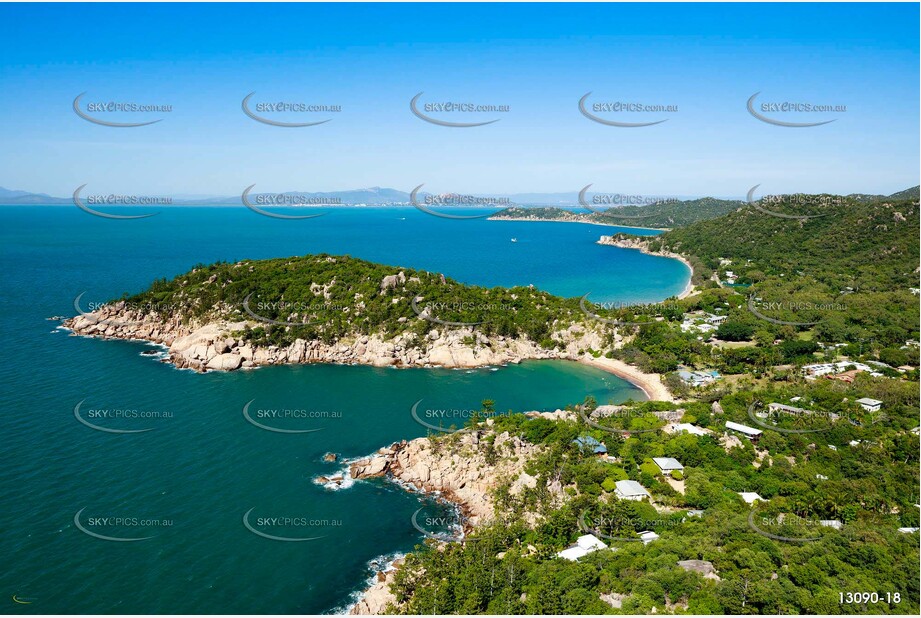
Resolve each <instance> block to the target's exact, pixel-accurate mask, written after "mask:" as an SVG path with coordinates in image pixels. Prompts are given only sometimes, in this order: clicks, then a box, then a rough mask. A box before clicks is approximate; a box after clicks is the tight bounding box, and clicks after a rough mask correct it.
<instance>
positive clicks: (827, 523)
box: [819, 519, 844, 530]
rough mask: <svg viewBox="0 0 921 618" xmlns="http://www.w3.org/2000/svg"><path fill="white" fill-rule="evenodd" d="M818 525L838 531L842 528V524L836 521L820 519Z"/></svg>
mask: <svg viewBox="0 0 921 618" xmlns="http://www.w3.org/2000/svg"><path fill="white" fill-rule="evenodd" d="M819 524H821V525H823V526H825V527H826V528H834V529H835V530H840V529H841V528H842V527H844V524H843V523H841V521H840V520H838V519H820V520H819Z"/></svg>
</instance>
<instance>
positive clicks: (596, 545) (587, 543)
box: [576, 534, 608, 550]
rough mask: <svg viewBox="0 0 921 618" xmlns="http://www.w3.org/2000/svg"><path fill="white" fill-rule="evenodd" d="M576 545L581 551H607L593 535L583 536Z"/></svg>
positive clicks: (605, 546)
mask: <svg viewBox="0 0 921 618" xmlns="http://www.w3.org/2000/svg"><path fill="white" fill-rule="evenodd" d="M576 545H578V546H579V547H581V548H582V549H588V550H596V549H607V547H608V546H607V545H605V544H604V543H603V542H602V541H601V539H599V538H598V537H597V536H595V535H594V534H585V535H583V536H580V537H579V538H578V539H577V540H576Z"/></svg>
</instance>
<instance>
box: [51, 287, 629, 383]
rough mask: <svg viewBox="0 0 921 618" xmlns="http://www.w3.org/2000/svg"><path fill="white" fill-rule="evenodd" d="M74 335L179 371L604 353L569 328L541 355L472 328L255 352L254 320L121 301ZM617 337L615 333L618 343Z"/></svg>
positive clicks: (493, 361)
mask: <svg viewBox="0 0 921 618" xmlns="http://www.w3.org/2000/svg"><path fill="white" fill-rule="evenodd" d="M63 326H64V327H65V328H67V329H70V330H71V331H72V332H73V333H74V334H76V335H82V336H89V337H97V338H101V339H123V340H134V341H146V342H150V343H155V344H159V345H162V346H164V347H166V348H167V353H166V358H165V359H164V362H168V363H171V364H173V365H175V366H176V367H178V368H180V369H193V370H196V371H201V372H205V371H234V370H237V369H248V368H253V367H259V366H264V365H285V364H306V363H333V364H352V365H372V366H375V367H447V368H475V367H484V366H495V365H506V364H515V363H519V362H521V361H523V360H550V359H557V360H559V359H563V360H579V357H580V356H581V354H582V353H583V352H584V351H585V350H589V349H601V348H603V347H604V342H603V339H602V333H601V332H600V331H601V328H600V327H593V326H591V325H575V324H574V325H571V326H570V327H568V328H566V329H563V330H560V331H557V332H555V333H554V339H556V340H557V341H559V342H560V343H561V344H562V349H557V348H554V349H546V348H543V347H541V346H540V345H538V344H537V343H535V342H533V341H530V340H528V339H525V338H520V339H515V338H510V337H503V336H492V337H488V336H486V335H484V334H482V333H480V332H478V331H476V330H475V329H474V328H473V327H459V328H452V329H448V328H433V329H431V330H430V331H429V332H428V333H427V335H426V337H425V341H424V345H421V346H420V345H416V344H415V342H413V341H411V339H412V335H410V334H401V335H397V336H396V337H393V338H391V339H384V338H383V337H382V336H380V335H378V334H373V335H355V336H351V337H347V338H343V339H340V340H339V341H336V342H333V343H325V342H323V341H320V340H305V339H296V340H294V342H292V343H291V344H290V345H288V346H286V347H280V346H274V345H270V346H254V345H251V344H250V343H248V342H247V341H245V340H244V339H243V338H242V333H243V331H244V329H245V328H246V327H249V328H255V327H258V326H260V323H259V322H256V321H240V322H228V321H214V322H205V323H193V324H186V323H184V322H183V321H182V320H181V319H180V318H179V317H178V316H170V317H168V318H164V317H162V316H161V315H160V314H157V313H144V312H141V311H137V310H133V309H131V308H130V307H127V306H126V305H125V303H123V302H117V303H113V304H111V305H106V306H104V307H102V308H100V309H99V310H97V311H94V312H92V313H81V314H80V315H78V316H76V317H73V318H70V319H67V320H64V322H63ZM619 338H620V336H619V335H615V341H619Z"/></svg>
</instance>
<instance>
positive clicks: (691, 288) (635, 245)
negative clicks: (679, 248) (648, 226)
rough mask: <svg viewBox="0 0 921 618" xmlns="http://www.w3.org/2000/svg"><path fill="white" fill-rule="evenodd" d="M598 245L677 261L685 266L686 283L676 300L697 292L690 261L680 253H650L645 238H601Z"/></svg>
mask: <svg viewBox="0 0 921 618" xmlns="http://www.w3.org/2000/svg"><path fill="white" fill-rule="evenodd" d="M596 242H597V243H598V244H599V245H607V246H609V247H619V248H621V249H632V250H634V251H639V252H640V253H645V254H646V255H655V256H657V257H665V258H670V259H673V260H678V261H679V262H681V263H682V264H684V265H685V266H687V269H688V272H689V273H690V275H689V276H688V282H687V284H686V285H685V286H684V290H683V291H682V292H681V294H679V295H678V296H677V298H678V300H681V299H683V298H687V297H688V296H691V295H692V294H694V293H695V292H696V291H697V286H695V285H694V283H693V282H694V267H693V266H692V265H691V262H690V260H689V259H688V258H687V257H686V256H684V255H681V254H680V253H674V252H672V251H650V250H649V245H648V241H647V240H646V239H645V238H626V239H617V240H615V239H614V237H613V236H602V237H601V238H599V239H598V240H597V241H596Z"/></svg>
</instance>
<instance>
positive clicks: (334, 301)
mask: <svg viewBox="0 0 921 618" xmlns="http://www.w3.org/2000/svg"><path fill="white" fill-rule="evenodd" d="M401 272H402V273H403V275H402V277H400V275H399V273H401ZM388 277H392V280H391V281H390V283H389V284H385V279H386V278H388ZM414 299H416V302H415V303H413V300H414ZM124 300H125V301H127V302H128V303H130V304H131V305H132V306H152V307H164V308H166V310H167V311H168V312H169V313H170V315H177V316H179V317H181V319H183V320H184V321H188V320H189V319H191V318H199V319H225V320H231V321H244V320H248V321H249V322H251V323H256V324H258V323H259V322H263V323H264V326H263V325H258V326H255V327H252V328H247V329H246V330H245V332H244V333H243V336H244V338H245V339H247V340H249V341H252V342H254V343H256V344H275V345H286V344H288V343H290V342H292V341H294V339H296V338H303V339H322V340H324V341H327V342H332V341H336V340H338V339H340V338H342V337H346V336H353V335H358V334H365V335H366V334H371V333H383V334H386V335H388V336H393V335H396V334H399V333H403V332H412V333H415V334H416V335H417V336H418V337H419V338H420V340H421V338H422V336H423V335H424V334H425V333H427V332H428V331H430V330H431V329H433V328H457V327H458V326H456V325H454V326H452V325H448V326H443V325H442V324H440V323H439V322H437V321H434V320H441V321H443V322H454V323H469V324H476V328H477V330H478V331H479V332H481V333H483V334H486V335H498V336H508V337H524V336H526V337H528V338H529V339H530V340H532V341H534V342H537V343H542V344H544V345H546V346H547V347H552V346H554V345H556V343H555V342H554V341H552V340H551V339H550V334H551V333H552V332H553V330H555V329H557V328H562V327H565V326H568V325H569V324H571V323H574V322H585V321H586V320H588V318H587V317H586V315H585V314H584V313H583V312H582V311H581V310H580V309H579V303H578V300H575V299H569V300H566V299H562V298H559V297H556V296H553V295H551V294H548V293H546V292H541V291H539V290H536V289H533V288H530V287H515V288H508V289H507V288H500V287H495V288H483V287H478V286H471V285H464V284H461V283H458V282H457V281H454V280H453V279H449V278H446V277H443V276H442V275H440V274H437V273H430V272H426V271H422V270H415V269H412V268H403V267H395V266H385V265H382V264H376V263H373V262H368V261H365V260H360V259H356V258H352V257H348V256H335V257H334V256H330V255H325V254H319V255H308V256H302V257H291V258H279V259H271V260H257V261H241V262H237V263H234V264H231V263H224V262H219V263H216V264H211V265H208V266H205V265H199V266H196V267H195V268H193V269H192V270H191V271H190V272H188V273H186V274H183V275H180V276H178V277H176V278H174V279H173V280H171V281H167V280H165V279H162V280H158V281H155V282H154V283H153V284H152V285H151V286H150V288H149V289H148V290H146V291H145V292H142V293H141V294H137V295H134V296H126V297H125V298H124ZM244 303H245V306H244ZM414 304H415V308H414ZM247 308H248V309H249V311H247ZM426 311H427V313H426V315H427V316H430V317H431V318H433V320H426V319H421V318H420V313H423V312H426ZM253 314H255V315H256V316H258V317H254V316H253ZM260 318H262V319H260ZM266 320H271V321H274V322H275V323H272V322H268V321H266Z"/></svg>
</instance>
